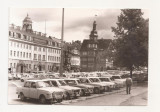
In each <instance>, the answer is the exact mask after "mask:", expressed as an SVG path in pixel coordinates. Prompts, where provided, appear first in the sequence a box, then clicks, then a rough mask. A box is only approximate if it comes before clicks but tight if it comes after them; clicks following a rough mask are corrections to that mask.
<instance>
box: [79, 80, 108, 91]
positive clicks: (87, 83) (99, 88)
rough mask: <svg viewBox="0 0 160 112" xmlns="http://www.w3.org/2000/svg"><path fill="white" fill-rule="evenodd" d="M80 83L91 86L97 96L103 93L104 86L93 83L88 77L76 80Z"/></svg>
mask: <svg viewBox="0 0 160 112" xmlns="http://www.w3.org/2000/svg"><path fill="white" fill-rule="evenodd" d="M78 79H79V80H80V81H81V83H83V84H86V85H92V86H94V93H95V94H99V93H102V92H104V91H105V86H104V84H100V83H93V82H92V81H91V80H90V79H89V78H88V77H79V78H78Z"/></svg>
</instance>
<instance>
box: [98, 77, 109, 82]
mask: <svg viewBox="0 0 160 112" xmlns="http://www.w3.org/2000/svg"><path fill="white" fill-rule="evenodd" d="M99 79H100V80H101V81H102V82H110V80H109V79H108V78H99Z"/></svg>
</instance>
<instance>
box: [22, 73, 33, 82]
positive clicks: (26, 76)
mask: <svg viewBox="0 0 160 112" xmlns="http://www.w3.org/2000/svg"><path fill="white" fill-rule="evenodd" d="M33 78H34V75H31V74H23V76H22V77H21V78H20V80H21V82H25V81H26V80H29V79H33Z"/></svg>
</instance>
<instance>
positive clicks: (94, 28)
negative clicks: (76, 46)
mask: <svg viewBox="0 0 160 112" xmlns="http://www.w3.org/2000/svg"><path fill="white" fill-rule="evenodd" d="M96 26H97V24H96V21H94V22H93V29H92V31H91V34H90V35H89V36H90V40H94V41H96V40H97V38H98V34H97V31H96Z"/></svg>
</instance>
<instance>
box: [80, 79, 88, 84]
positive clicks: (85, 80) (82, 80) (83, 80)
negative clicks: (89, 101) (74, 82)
mask: <svg viewBox="0 0 160 112" xmlns="http://www.w3.org/2000/svg"><path fill="white" fill-rule="evenodd" d="M80 81H81V83H89V81H88V79H80Z"/></svg>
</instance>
